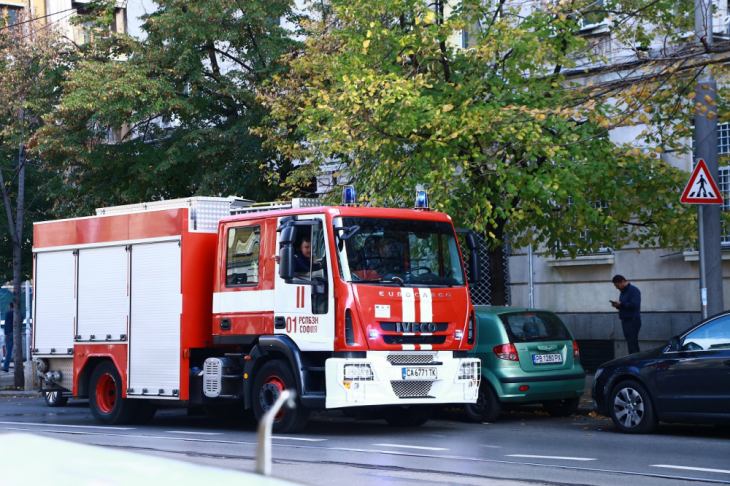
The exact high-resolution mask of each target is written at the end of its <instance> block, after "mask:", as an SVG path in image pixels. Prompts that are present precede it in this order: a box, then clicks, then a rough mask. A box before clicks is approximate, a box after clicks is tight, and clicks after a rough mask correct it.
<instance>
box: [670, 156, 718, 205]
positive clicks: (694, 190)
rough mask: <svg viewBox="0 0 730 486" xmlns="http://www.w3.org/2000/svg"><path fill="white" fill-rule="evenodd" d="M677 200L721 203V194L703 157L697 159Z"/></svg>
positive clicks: (697, 202) (696, 202)
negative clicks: (690, 175)
mask: <svg viewBox="0 0 730 486" xmlns="http://www.w3.org/2000/svg"><path fill="white" fill-rule="evenodd" d="M679 202H682V203H684V204H722V202H723V199H722V194H720V189H719V188H718V187H717V184H715V181H714V180H713V179H712V176H711V175H710V171H709V170H707V164H705V161H704V160H703V159H700V160H698V161H697V167H695V170H694V172H692V177H690V178H689V182H688V183H687V187H685V188H684V192H683V193H682V197H681V198H679Z"/></svg>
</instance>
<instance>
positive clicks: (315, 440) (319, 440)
mask: <svg viewBox="0 0 730 486" xmlns="http://www.w3.org/2000/svg"><path fill="white" fill-rule="evenodd" d="M271 438H272V439H279V440H301V441H303V442H322V441H325V440H327V439H307V438H304V437H282V436H279V435H272V436H271Z"/></svg>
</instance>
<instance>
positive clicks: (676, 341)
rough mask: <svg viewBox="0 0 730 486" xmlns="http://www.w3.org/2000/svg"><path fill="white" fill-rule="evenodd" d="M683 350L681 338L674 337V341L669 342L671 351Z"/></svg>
mask: <svg viewBox="0 0 730 486" xmlns="http://www.w3.org/2000/svg"><path fill="white" fill-rule="evenodd" d="M681 349H682V346H681V343H680V342H679V337H678V336H674V337H673V338H672V339H670V340H669V350H670V351H680V350H681Z"/></svg>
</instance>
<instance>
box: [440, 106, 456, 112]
mask: <svg viewBox="0 0 730 486" xmlns="http://www.w3.org/2000/svg"><path fill="white" fill-rule="evenodd" d="M453 109H454V105H444V107H443V108H442V110H443V112H444V113H448V112H450V111H451V110H453Z"/></svg>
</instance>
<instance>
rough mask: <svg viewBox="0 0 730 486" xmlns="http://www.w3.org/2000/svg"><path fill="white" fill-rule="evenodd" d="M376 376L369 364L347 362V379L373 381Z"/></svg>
mask: <svg viewBox="0 0 730 486" xmlns="http://www.w3.org/2000/svg"><path fill="white" fill-rule="evenodd" d="M374 379H375V377H374V375H373V370H372V368H370V365H369V364H365V363H363V364H346V365H345V380H350V381H372V380H374Z"/></svg>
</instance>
